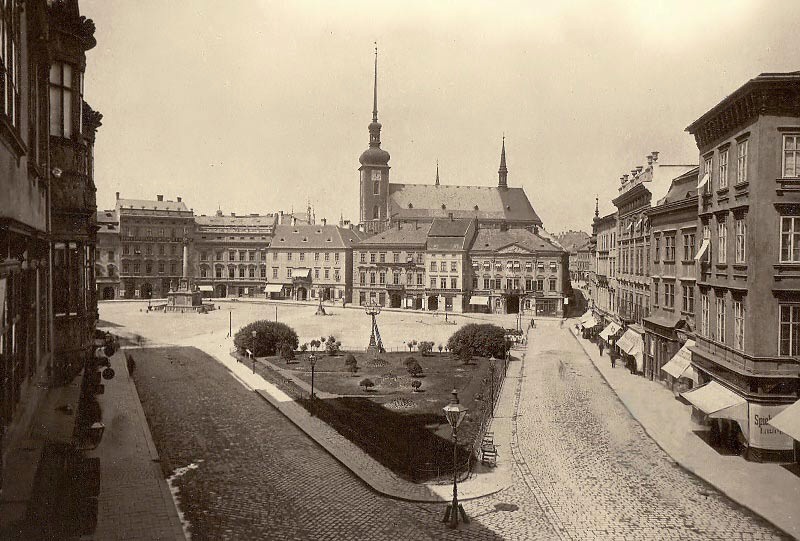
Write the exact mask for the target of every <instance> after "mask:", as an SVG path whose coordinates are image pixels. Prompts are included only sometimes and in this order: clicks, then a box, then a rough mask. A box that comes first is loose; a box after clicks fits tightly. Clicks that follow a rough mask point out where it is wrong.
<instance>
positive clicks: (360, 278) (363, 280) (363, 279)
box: [358, 272, 367, 286]
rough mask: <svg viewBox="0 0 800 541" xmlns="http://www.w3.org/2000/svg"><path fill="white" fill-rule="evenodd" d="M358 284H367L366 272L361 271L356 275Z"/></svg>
mask: <svg viewBox="0 0 800 541" xmlns="http://www.w3.org/2000/svg"><path fill="white" fill-rule="evenodd" d="M358 285H361V286H365V285H367V273H366V272H362V273H360V274H359V275H358Z"/></svg>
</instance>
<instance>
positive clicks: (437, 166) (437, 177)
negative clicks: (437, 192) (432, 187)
mask: <svg viewBox="0 0 800 541" xmlns="http://www.w3.org/2000/svg"><path fill="white" fill-rule="evenodd" d="M436 185H437V186H438V185H439V160H436Z"/></svg>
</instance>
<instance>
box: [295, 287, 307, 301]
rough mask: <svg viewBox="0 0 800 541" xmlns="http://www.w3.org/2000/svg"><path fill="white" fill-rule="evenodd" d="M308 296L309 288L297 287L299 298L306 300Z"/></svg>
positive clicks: (299, 299)
mask: <svg viewBox="0 0 800 541" xmlns="http://www.w3.org/2000/svg"><path fill="white" fill-rule="evenodd" d="M307 297H308V290H307V289H306V288H304V287H298V288H297V300H298V301H304V300H306V298H307Z"/></svg>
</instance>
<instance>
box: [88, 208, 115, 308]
mask: <svg viewBox="0 0 800 541" xmlns="http://www.w3.org/2000/svg"><path fill="white" fill-rule="evenodd" d="M119 240H120V238H119V217H118V216H117V211H116V210H98V211H97V248H96V250H95V256H94V259H95V263H94V277H95V281H96V283H97V297H98V298H99V299H102V300H111V299H116V298H118V297H119V260H120V255H121V247H120V243H119Z"/></svg>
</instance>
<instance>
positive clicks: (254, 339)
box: [250, 331, 258, 374]
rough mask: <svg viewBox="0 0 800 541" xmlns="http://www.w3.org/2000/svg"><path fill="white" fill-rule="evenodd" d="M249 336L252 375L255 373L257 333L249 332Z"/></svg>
mask: <svg viewBox="0 0 800 541" xmlns="http://www.w3.org/2000/svg"><path fill="white" fill-rule="evenodd" d="M250 335H251V336H252V337H253V343H252V344H251V345H250V347H251V348H253V349H252V350H250V360H251V361H252V362H253V374H255V373H256V337H257V336H258V332H256V331H250Z"/></svg>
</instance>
